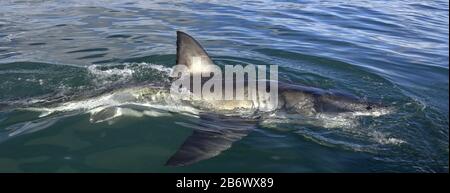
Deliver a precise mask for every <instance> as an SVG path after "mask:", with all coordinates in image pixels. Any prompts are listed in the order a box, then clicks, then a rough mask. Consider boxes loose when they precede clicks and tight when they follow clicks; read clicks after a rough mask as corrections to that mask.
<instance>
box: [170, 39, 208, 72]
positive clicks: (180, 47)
mask: <svg viewBox="0 0 450 193" xmlns="http://www.w3.org/2000/svg"><path fill="white" fill-rule="evenodd" d="M177 64H183V65H186V66H187V67H188V68H189V69H190V70H191V72H198V71H201V70H202V69H204V67H205V65H212V64H214V63H213V62H212V60H211V58H209V56H208V53H206V51H205V49H203V47H202V46H201V45H200V44H199V43H198V42H197V40H195V39H194V38H193V37H191V36H190V35H188V34H186V33H184V32H181V31H177Z"/></svg>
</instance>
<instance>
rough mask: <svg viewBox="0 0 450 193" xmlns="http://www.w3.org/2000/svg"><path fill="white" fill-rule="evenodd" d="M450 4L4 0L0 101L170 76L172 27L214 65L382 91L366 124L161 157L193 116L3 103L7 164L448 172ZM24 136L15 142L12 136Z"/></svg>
mask: <svg viewBox="0 0 450 193" xmlns="http://www.w3.org/2000/svg"><path fill="white" fill-rule="evenodd" d="M448 8H449V3H448V1H440V0H439V1H438V0H433V1H414V0H413V1H403V0H394V1H363V0H355V1H320V2H319V1H309V0H302V1H193V2H191V1H183V2H178V1H176V2H170V1H152V2H148V1H144V0H133V1H131V0H118V1H106V0H98V1H92V2H88V1H81V2H79V1H75V0H63V1H47V0H36V1H26V0H21V1H19V0H7V1H0V109H1V107H2V106H3V107H5V106H9V105H15V104H23V103H36V102H46V101H48V100H50V99H54V98H67V99H68V100H71V99H72V98H74V97H72V96H82V95H84V96H86V95H92V96H94V95H95V94H96V92H103V91H105V92H106V91H110V90H114V89H115V88H118V87H126V86H127V85H134V84H140V83H148V82H151V83H162V82H167V81H168V79H167V76H166V72H167V69H170V67H171V66H173V65H174V64H175V53H176V45H175V40H176V33H175V32H176V30H181V31H185V32H187V33H189V34H191V35H192V36H194V37H195V38H196V39H198V40H199V41H200V43H201V44H202V45H203V46H204V47H205V48H206V50H207V51H208V53H209V54H210V55H211V56H212V59H213V60H214V61H215V62H216V63H218V64H276V65H279V70H280V72H279V79H280V80H282V81H283V82H288V83H292V84H300V85H306V86H313V87H319V88H323V89H333V90H339V91H343V92H347V93H351V94H354V95H357V96H359V97H362V98H374V99H379V100H382V101H383V102H385V103H387V104H389V105H390V106H393V107H395V108H396V112H395V113H392V114H389V115H386V116H380V117H361V118H359V119H358V120H356V121H357V122H358V123H360V124H358V125H357V126H351V125H350V126H349V125H348V124H349V123H348V122H345V121H344V122H342V120H341V121H340V120H336V118H333V117H328V118H327V119H325V121H327V124H329V125H331V126H330V127H320V126H314V125H310V124H308V123H301V121H299V122H300V123H296V124H292V123H282V124H269V125H266V126H258V128H257V129H255V130H254V131H253V132H252V133H250V134H249V135H248V136H247V137H245V138H243V139H242V140H240V141H238V142H236V143H234V144H233V146H232V147H231V148H230V149H228V150H227V151H225V152H223V153H222V154H220V155H219V156H217V157H214V158H212V159H208V160H204V161H201V162H198V163H195V164H192V165H189V166H185V167H167V166H164V164H165V162H166V160H167V159H168V158H169V157H170V156H171V155H172V154H173V153H174V152H175V151H176V150H177V148H178V147H179V146H180V145H181V144H182V142H183V141H184V140H185V139H186V138H187V137H188V136H189V135H190V133H191V132H192V129H191V128H189V127H184V126H182V125H180V124H177V123H178V122H182V121H185V120H186V119H188V118H186V117H185V116H184V115H177V114H171V115H170V116H151V117H150V116H144V117H119V118H117V119H115V120H114V122H102V123H91V122H90V121H89V114H86V113H79V114H75V115H72V116H66V117H59V118H58V119H55V120H50V121H46V122H36V121H35V120H39V117H38V116H39V114H37V113H35V112H28V111H23V110H14V109H13V110H3V111H0V172H448V171H449V169H448V165H449V159H448V158H449V136H448V133H449V103H448V102H449V95H448V92H449V57H448V55H449V41H448V36H449V27H448V26H449V21H448V19H449V17H448V16H449V10H448ZM17 130H21V131H24V133H26V134H23V135H18V136H15V137H11V135H10V134H11V133H13V132H14V131H17Z"/></svg>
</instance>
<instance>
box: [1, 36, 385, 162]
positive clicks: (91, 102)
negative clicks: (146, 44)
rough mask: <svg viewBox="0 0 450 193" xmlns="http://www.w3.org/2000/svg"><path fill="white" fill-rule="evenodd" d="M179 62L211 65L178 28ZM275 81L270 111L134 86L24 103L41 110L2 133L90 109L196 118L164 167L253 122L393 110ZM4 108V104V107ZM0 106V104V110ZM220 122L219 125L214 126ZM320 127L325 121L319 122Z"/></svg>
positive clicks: (207, 150)
mask: <svg viewBox="0 0 450 193" xmlns="http://www.w3.org/2000/svg"><path fill="white" fill-rule="evenodd" d="M176 57H177V64H184V65H186V66H188V67H189V68H191V70H192V71H195V69H201V68H203V66H195V67H194V64H192V61H193V58H194V57H202V58H205V61H206V62H205V63H204V64H205V65H211V64H214V62H213V60H212V59H211V58H210V56H209V55H208V53H207V52H206V51H205V49H204V48H203V47H202V46H201V45H200V43H199V42H198V41H197V40H195V39H194V38H193V37H191V36H190V35H188V34H186V33H184V32H181V31H177V56H176ZM277 84H278V104H277V107H276V108H274V109H273V110H272V111H270V112H263V111H259V109H258V105H255V104H254V101H252V100H210V101H208V100H185V99H184V100H176V99H174V98H173V97H171V95H170V88H169V87H168V86H167V85H153V84H145V85H137V86H136V85H134V86H130V87H125V88H119V89H114V90H111V91H109V92H103V93H102V94H99V95H94V96H92V95H89V96H88V97H84V98H78V99H76V100H71V101H66V102H58V101H56V102H51V103H50V104H49V103H45V104H46V105H27V106H24V107H15V108H16V109H22V110H29V111H39V112H42V114H41V115H40V118H39V119H38V120H36V121H31V122H27V123H23V124H18V125H13V126H11V127H10V128H8V129H9V130H10V132H9V133H8V134H7V136H6V137H13V136H18V135H21V134H26V133H30V132H34V131H37V130H40V129H44V128H46V127H48V126H50V125H52V124H53V123H55V122H56V121H58V120H59V119H60V118H61V117H68V116H72V115H75V114H80V113H86V112H87V113H90V114H91V116H90V121H91V122H92V123H98V122H103V121H110V120H112V119H114V118H115V117H118V116H122V115H131V116H133V115H134V116H144V115H146V116H164V115H166V114H167V113H168V112H176V113H182V114H183V113H186V114H189V115H193V116H195V117H196V118H197V119H198V121H197V122H196V123H194V124H187V123H180V124H183V125H185V126H188V127H191V128H193V131H192V134H191V135H190V136H189V137H188V138H187V139H186V140H185V142H184V143H183V144H182V145H181V146H180V147H179V149H178V150H177V151H176V152H175V153H174V154H173V155H172V156H171V157H170V158H169V159H168V161H167V162H166V165H168V166H184V165H189V164H193V163H196V162H198V161H201V160H205V159H209V158H212V157H214V156H217V155H219V154H220V153H221V152H223V151H225V150H227V149H229V148H230V147H231V145H232V144H233V143H234V142H236V141H238V140H240V139H242V138H244V137H245V136H247V135H248V134H249V133H250V132H251V131H253V130H254V129H255V127H256V125H257V124H259V123H261V122H264V121H266V120H271V119H290V120H294V121H295V120H300V121H301V120H305V119H304V118H305V117H315V118H320V117H357V116H374V117H376V116H381V115H385V114H388V113H391V112H392V110H393V109H392V108H391V107H389V106H386V105H383V104H382V103H380V102H370V101H367V100H365V99H362V98H359V97H356V96H353V95H350V94H347V93H344V92H336V91H329V90H324V89H320V88H313V87H307V86H302V85H293V84H286V83H282V82H277ZM5 109H7V108H3V111H4V110H5ZM1 111H2V108H0V112H1ZM218 123H220V124H218ZM321 126H323V125H321Z"/></svg>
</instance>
